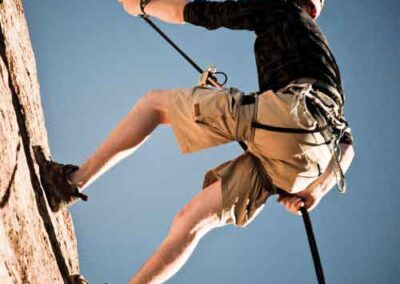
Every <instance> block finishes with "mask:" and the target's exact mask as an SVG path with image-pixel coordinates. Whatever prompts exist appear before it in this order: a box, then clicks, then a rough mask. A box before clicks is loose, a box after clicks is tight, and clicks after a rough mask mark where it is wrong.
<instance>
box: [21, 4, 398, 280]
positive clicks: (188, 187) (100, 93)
mask: <svg viewBox="0 0 400 284" xmlns="http://www.w3.org/2000/svg"><path fill="white" fill-rule="evenodd" d="M326 4H327V5H326V10H325V11H324V12H323V14H322V16H321V18H320V20H319V23H320V25H321V28H322V30H323V31H324V32H325V34H326V36H327V37H328V40H329V42H330V45H331V47H332V50H333V52H334V54H335V55H336V58H337V61H338V64H339V65H340V67H341V70H342V75H343V81H344V87H345V91H346V97H347V104H346V108H345V112H346V116H347V118H348V120H349V122H350V124H351V127H352V129H353V133H354V136H355V141H356V144H355V148H356V159H355V161H354V163H353V164H352V167H351V169H350V170H349V172H348V175H347V180H348V193H347V194H346V195H344V196H342V195H340V194H338V193H337V192H336V191H335V190H333V191H332V192H331V193H330V194H329V195H328V196H327V197H326V198H325V199H324V200H323V201H322V202H321V203H320V205H319V207H318V208H317V209H316V210H315V211H313V212H312V219H313V222H314V229H315V231H316V234H317V239H318V243H319V246H320V253H321V257H322V261H323V264H324V268H325V274H326V278H327V282H328V283H354V284H356V283H363V284H368V283H371V284H375V283H397V282H398V280H397V274H398V267H399V265H400V261H399V260H398V255H399V253H400V233H399V230H400V219H399V217H398V216H399V213H400V209H399V205H398V204H399V202H398V200H399V197H400V193H399V192H400V187H399V182H398V180H397V174H398V173H399V165H398V160H399V158H400V155H399V154H400V153H399V147H398V145H399V144H400V135H399V125H398V122H399V121H400V117H399V112H398V105H399V103H400V98H399V95H398V88H399V87H398V86H399V80H400V77H399V66H400V64H399V63H400V59H399V58H400V57H399V52H400V48H399V38H400V37H399V26H400V20H399V17H398V14H399V13H400V4H399V3H398V1H395V0H385V1H373V0H353V1H346V0H336V1H327V3H326ZM24 6H25V12H26V16H27V20H28V25H29V30H30V35H31V40H32V44H33V48H34V51H35V55H36V60H37V65H38V75H39V80H40V83H41V94H42V104H43V109H44V113H45V118H46V126H47V130H48V134H49V141H50V146H51V150H52V156H53V158H54V159H55V160H57V161H60V162H64V163H82V162H83V161H84V160H85V159H86V158H88V157H89V155H90V154H92V153H93V152H94V150H95V149H96V147H98V146H99V145H100V144H101V142H102V141H103V140H104V139H105V138H106V137H107V135H108V133H109V132H110V131H111V130H112V129H113V127H114V126H115V125H116V124H117V123H118V121H119V120H121V119H122V118H123V117H124V115H125V114H126V113H127V112H128V111H129V110H130V109H131V107H132V106H133V105H134V103H135V102H136V101H137V100H138V99H139V98H140V97H141V96H142V94H144V93H145V92H146V91H147V90H149V89H151V88H176V87H189V86H191V85H193V84H195V83H196V82H197V74H196V73H195V72H194V71H193V70H192V69H191V68H192V67H191V66H189V65H188V64H187V63H186V62H184V61H183V59H182V58H181V57H179V56H178V55H177V54H176V53H175V51H174V50H172V49H171V48H170V47H169V46H167V45H166V44H165V43H164V42H163V41H162V40H161V38H160V37H159V36H158V35H157V34H155V33H154V32H153V31H152V30H151V29H150V28H149V27H148V26H147V25H146V24H145V23H144V22H143V21H142V20H141V19H140V18H134V17H130V16H128V15H127V14H125V13H124V12H123V11H122V9H121V7H120V6H119V4H118V3H117V1H116V0H115V1H105V0H102V1H99V0H86V1H79V0H69V1H51V0H29V1H24ZM157 22H158V21H157ZM160 26H161V27H162V28H163V29H164V30H165V31H166V32H167V33H168V34H169V35H170V36H171V37H172V38H174V39H175V40H176V42H177V43H178V44H180V45H181V46H182V47H183V48H184V49H185V50H186V51H187V52H188V53H189V54H190V55H191V56H193V58H194V59H195V60H196V61H198V62H199V64H200V65H202V66H204V67H205V66H207V65H208V64H210V63H214V64H216V65H217V66H218V67H219V69H221V70H223V71H225V72H227V73H228V74H229V84H230V85H231V86H235V87H238V88H240V89H242V90H244V91H254V90H257V76H256V68H255V61H254V56H253V41H254V35H253V34H252V33H249V32H245V31H228V30H225V29H221V30H218V31H214V32H209V31H206V30H203V29H201V28H197V27H193V26H190V25H182V26H181V25H168V24H164V23H160ZM240 153H241V151H240V149H239V147H238V146H237V145H236V144H234V143H232V144H229V145H226V146H222V147H217V148H214V149H210V150H207V151H204V152H200V153H196V154H192V155H188V156H183V155H182V154H180V152H179V149H178V146H177V145H176V143H175V140H174V137H173V134H172V131H171V129H169V128H167V127H160V128H159V129H157V131H156V132H155V133H154V134H153V136H152V137H151V138H150V139H149V141H148V142H147V143H146V144H145V145H144V146H143V147H142V148H141V149H140V150H139V151H137V152H136V153H135V154H134V155H133V156H131V157H129V158H127V159H126V160H124V161H122V162H121V163H120V164H118V165H117V166H115V167H114V168H113V169H111V170H110V171H109V172H107V173H106V174H105V175H103V176H102V177H101V178H100V179H98V180H97V181H96V182H95V183H93V184H92V185H90V186H89V187H88V189H87V191H86V193H87V194H89V196H90V202H88V203H87V204H77V205H75V206H74V207H73V208H71V212H72V215H73V218H74V223H75V229H76V235H77V239H78V246H79V255H80V265H81V270H82V274H83V275H85V276H86V277H87V278H88V280H89V281H90V283H94V284H97V283H109V284H119V283H126V281H127V280H128V279H129V278H130V277H131V276H132V275H133V274H134V273H135V272H136V271H137V270H138V269H139V267H140V266H141V265H142V264H143V262H144V261H145V260H146V259H147V258H148V257H149V256H150V255H151V253H152V252H153V251H154V250H155V248H156V247H157V246H158V244H159V243H160V242H161V241H162V239H163V238H164V236H165V235H166V233H167V231H168V229H169V226H170V224H171V221H172V218H173V217H174V216H175V214H176V212H177V211H178V210H179V209H180V208H181V207H182V206H183V205H184V204H185V203H186V202H188V201H189V200H190V198H191V197H192V196H194V195H195V194H196V193H197V192H198V191H199V190H200V186H201V184H202V179H203V174H204V173H205V171H206V170H207V169H208V168H211V167H214V166H216V165H218V164H220V163H221V162H223V161H225V160H228V159H232V158H233V157H235V156H237V155H238V154H240ZM315 281H316V280H315V276H314V271H313V267H312V260H311V256H310V253H309V250H308V244H307V239H306V235H305V233H304V229H303V224H302V221H301V218H299V217H296V216H292V215H290V214H289V213H287V212H286V211H285V210H284V209H283V208H282V207H281V206H280V205H279V204H277V203H276V202H275V200H274V199H271V200H269V202H268V204H267V206H266V207H265V208H264V210H263V212H262V213H261V214H260V215H259V216H258V217H257V218H256V219H255V220H254V222H253V223H252V224H250V226H248V227H247V228H246V229H239V228H235V227H232V226H230V227H225V228H222V229H219V230H216V231H214V232H212V233H211V234H209V235H207V236H206V237H205V238H204V239H203V240H202V241H201V243H200V245H199V247H198V249H197V250H196V251H195V253H194V254H193V256H192V258H191V259H190V260H189V262H188V263H187V265H186V266H185V267H184V268H183V269H182V270H181V271H180V272H179V273H178V274H177V275H176V276H175V277H174V278H172V279H171V280H170V281H169V282H168V283H176V284H180V283H190V284H200V283H206V282H208V283H231V284H236V283H237V284H239V283H252V284H257V283H315Z"/></svg>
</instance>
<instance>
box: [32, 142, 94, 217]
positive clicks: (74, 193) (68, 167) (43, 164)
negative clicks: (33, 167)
mask: <svg viewBox="0 0 400 284" xmlns="http://www.w3.org/2000/svg"><path fill="white" fill-rule="evenodd" d="M33 151H34V153H35V159H36V162H37V164H38V165H39V169H40V181H41V183H42V186H43V189H44V192H45V193H46V197H47V201H48V203H49V206H50V208H51V211H53V212H57V211H59V210H60V208H61V207H63V206H69V205H72V204H74V203H75V202H76V201H78V200H79V199H82V200H84V201H87V199H88V197H87V195H85V194H82V193H80V191H79V187H78V186H74V185H73V184H72V183H71V181H70V176H71V174H72V173H73V172H75V171H77V170H78V169H79V167H78V166H77V165H72V164H60V163H56V162H54V161H51V160H48V159H46V156H45V155H44V151H43V148H42V147H41V146H33Z"/></svg>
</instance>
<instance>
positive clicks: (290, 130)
mask: <svg viewBox="0 0 400 284" xmlns="http://www.w3.org/2000/svg"><path fill="white" fill-rule="evenodd" d="M251 125H252V126H253V127H254V128H260V129H264V130H268V131H274V132H282V133H295V134H309V133H318V132H322V131H324V130H327V129H328V128H329V127H330V126H329V125H325V126H323V127H317V128H315V129H314V130H308V129H301V128H286V127H278V126H272V125H267V124H261V123H258V122H253V123H252V124H251Z"/></svg>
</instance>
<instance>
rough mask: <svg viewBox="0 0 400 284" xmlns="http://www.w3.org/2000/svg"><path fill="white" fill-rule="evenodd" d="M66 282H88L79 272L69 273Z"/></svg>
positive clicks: (80, 283)
mask: <svg viewBox="0 0 400 284" xmlns="http://www.w3.org/2000/svg"><path fill="white" fill-rule="evenodd" d="M68 284H89V282H88V281H87V280H86V279H85V278H84V277H83V276H82V275H80V274H75V275H71V276H70V277H69V282H68Z"/></svg>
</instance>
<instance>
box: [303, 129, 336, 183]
mask: <svg viewBox="0 0 400 284" xmlns="http://www.w3.org/2000/svg"><path fill="white" fill-rule="evenodd" d="M307 137H311V138H309V139H305V140H303V141H300V142H299V147H300V148H301V150H302V155H303V156H304V157H305V159H306V160H307V161H308V166H307V171H306V172H304V173H302V174H301V175H299V176H302V177H318V176H320V175H321V174H322V173H323V172H325V170H326V168H327V167H328V164H329V162H330V160H331V157H332V153H331V150H330V148H329V145H328V144H326V142H325V140H324V138H323V136H322V135H321V133H313V134H310V135H307Z"/></svg>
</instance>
